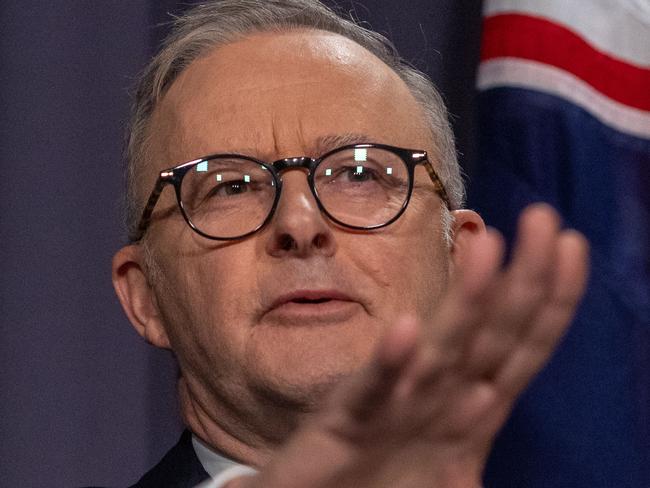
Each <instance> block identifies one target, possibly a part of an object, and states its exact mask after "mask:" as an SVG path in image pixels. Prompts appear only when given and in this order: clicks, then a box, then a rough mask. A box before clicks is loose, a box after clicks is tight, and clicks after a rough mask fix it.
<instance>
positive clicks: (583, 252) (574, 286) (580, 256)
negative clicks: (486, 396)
mask: <svg viewBox="0 0 650 488" xmlns="http://www.w3.org/2000/svg"><path fill="white" fill-rule="evenodd" d="M588 247H589V246H588V243H587V240H586V239H585V238H584V236H582V234H580V233H579V232H576V231H573V230H568V231H564V232H562V234H561V235H560V237H559V239H558V242H557V249H556V253H557V259H556V261H555V269H554V273H553V275H554V282H553V286H552V293H551V294H550V295H549V297H548V300H547V302H546V303H545V304H544V306H543V307H542V308H540V309H539V311H538V313H537V315H536V316H535V318H534V320H533V321H532V324H531V326H530V328H529V329H528V330H527V334H526V336H524V337H523V338H522V341H521V342H520V343H519V344H518V345H517V347H516V348H515V350H514V351H513V352H512V354H511V355H510V357H509V358H508V360H507V361H506V362H505V364H504V365H503V367H502V369H501V371H499V373H498V377H497V383H498V387H499V389H500V390H501V391H503V392H505V393H507V394H509V395H511V396H514V395H518V394H519V392H521V391H522V390H523V388H524V387H525V386H526V385H527V384H528V382H529V381H530V380H531V378H532V377H533V376H534V375H535V374H536V373H537V372H538V371H539V370H540V369H541V368H542V366H543V365H544V364H545V363H546V361H547V360H548V359H549V357H550V356H551V354H552V352H553V350H554V349H555V347H556V346H557V343H558V342H559V340H560V338H561V337H562V335H563V334H564V332H565V331H566V329H567V327H568V325H569V322H570V321H571V319H572V318H573V316H574V314H575V311H576V308H577V305H578V302H579V300H580V298H581V297H582V295H583V293H584V290H585V286H586V281H587V274H588Z"/></svg>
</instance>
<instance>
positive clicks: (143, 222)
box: [129, 174, 171, 242]
mask: <svg viewBox="0 0 650 488" xmlns="http://www.w3.org/2000/svg"><path fill="white" fill-rule="evenodd" d="M169 176H171V175H168V174H161V175H160V176H159V177H158V179H157V180H156V184H155V185H154V187H153V190H152V191H151V195H149V199H148V200H147V204H146V205H145V206H144V209H143V210H142V216H141V217H140V222H139V223H138V228H137V229H136V231H135V232H133V233H132V234H131V235H130V236H129V240H130V241H131V242H138V241H139V240H140V239H142V237H143V236H144V233H145V232H146V231H147V228H148V227H149V224H150V223H151V214H152V213H153V209H154V207H155V206H156V203H158V198H160V194H161V193H162V191H163V188H165V185H166V184H167V183H169V179H168V178H169Z"/></svg>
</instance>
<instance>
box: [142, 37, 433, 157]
mask: <svg viewBox="0 0 650 488" xmlns="http://www.w3.org/2000/svg"><path fill="white" fill-rule="evenodd" d="M426 133H427V131H426V129H425V127H424V123H423V117H422V113H421V110H420V107H419V106H418V104H417V103H416V101H415V99H414V98H413V96H412V95H411V93H410V92H409V90H408V88H407V87H406V85H405V84H404V82H403V81H402V80H401V79H400V78H399V77H398V76H397V74H396V73H395V72H394V71H392V70H391V69H390V68H389V67H388V66H387V65H385V64H384V63H383V62H382V61H381V60H379V59H378V58H377V57H375V56H374V55H373V54H371V53H370V52H368V51H367V50H366V49H364V48H363V47H361V46H359V45H358V44H356V43H355V42H353V41H351V40H349V39H347V38H344V37H342V36H339V35H337V34H332V33H327V32H322V31H313V30H293V31H287V32H282V33H259V34H255V35H251V36H248V37H246V38H244V39H241V40H239V41H237V42H233V43H231V44H227V45H225V46H221V47H219V48H216V49H213V50H212V51H211V52H209V53H208V54H207V55H205V56H203V57H201V58H200V59H198V60H196V61H194V62H193V63H192V64H191V65H190V66H189V67H188V68H187V69H186V70H184V71H183V73H181V75H180V76H179V77H178V78H177V79H176V80H175V81H174V83H173V84H172V86H171V87H170V89H169V91H168V92H167V93H166V95H165V96H164V98H163V100H162V102H161V103H160V104H159V106H158V108H157V109H156V112H155V114H154V119H153V124H152V132H151V135H152V142H153V148H154V153H155V156H156V159H157V161H158V164H156V166H157V169H160V168H161V167H168V166H171V165H173V164H175V163H179V162H182V161H185V160H189V159H193V158H196V157H199V156H202V155H206V154H210V153H215V152H230V151H233V152H245V153H247V154H250V155H254V156H257V157H260V158H264V159H275V158H280V157H288V156H295V155H299V154H300V155H302V154H305V155H310V156H316V155H318V154H315V153H314V151H319V150H322V149H323V148H322V147H319V146H322V141H323V140H326V141H327V140H332V141H336V140H337V138H336V137H335V136H337V135H341V134H356V135H358V136H360V137H359V138H360V139H367V141H366V142H383V143H388V144H394V145H398V146H405V147H413V148H417V149H428V148H427V147H425V145H426V144H427V142H428V141H427V138H426Z"/></svg>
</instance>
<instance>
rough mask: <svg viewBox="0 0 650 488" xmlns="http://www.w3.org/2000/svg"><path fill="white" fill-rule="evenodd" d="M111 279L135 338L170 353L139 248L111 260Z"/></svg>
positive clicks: (133, 248) (125, 248)
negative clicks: (140, 338) (135, 335)
mask: <svg viewBox="0 0 650 488" xmlns="http://www.w3.org/2000/svg"><path fill="white" fill-rule="evenodd" d="M112 279H113V287H114V288H115V292H116V293H117V297H118V298H119V300H120V303H121V304H122V308H123V309H124V312H125V313H126V315H127V317H128V318H129V320H130V321H131V324H132V325H133V327H134V328H135V330H136V331H137V332H138V334H140V335H141V336H142V337H143V338H144V339H145V340H146V341H147V342H149V343H150V344H153V345H154V346H157V347H160V348H163V349H171V345H170V343H169V338H168V336H167V332H166V331H165V328H164V327H163V323H162V320H161V316H160V312H159V310H158V305H157V302H156V297H155V295H154V291H153V289H152V287H151V285H150V284H149V281H148V280H147V276H146V274H145V270H144V260H143V256H142V249H141V247H140V246H139V245H129V246H125V247H123V248H122V249H120V250H119V251H118V252H117V253H116V254H115V256H113V271H112Z"/></svg>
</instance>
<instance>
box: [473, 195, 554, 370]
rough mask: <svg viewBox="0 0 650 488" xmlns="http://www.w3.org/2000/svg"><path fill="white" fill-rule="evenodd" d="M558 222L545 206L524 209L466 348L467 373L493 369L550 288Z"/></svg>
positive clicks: (511, 345)
mask: <svg viewBox="0 0 650 488" xmlns="http://www.w3.org/2000/svg"><path fill="white" fill-rule="evenodd" d="M559 225H560V219H559V217H558V215H557V213H556V212H555V211H554V210H553V209H552V208H551V207H549V206H548V205H545V204H536V205H532V206H530V207H528V208H527V209H526V210H524V212H522V215H521V218H520V222H519V229H518V236H517V243H516V245H515V248H514V251H513V258H512V261H511V264H510V265H509V266H508V268H507V269H506V271H505V272H504V273H503V275H502V276H500V277H498V278H497V279H495V280H494V282H493V286H492V293H491V295H490V299H489V301H488V302H486V310H485V313H484V318H483V322H482V324H481V326H480V330H479V331H478V333H477V334H476V337H475V339H474V341H473V342H472V344H471V345H470V347H469V349H468V351H467V353H466V357H467V362H466V370H467V373H468V374H469V375H470V376H473V377H486V378H489V377H491V376H492V375H493V374H494V372H495V371H496V370H497V369H498V368H499V367H500V365H501V363H502V362H503V361H504V360H505V358H506V357H507V356H508V354H509V352H510V351H511V349H512V348H513V347H514V346H515V344H517V342H518V341H519V338H520V337H521V335H522V334H525V333H526V328H527V327H529V326H530V324H531V323H532V320H531V318H532V317H533V316H534V315H535V313H536V312H537V310H538V309H539V307H541V306H542V304H543V303H544V301H545V299H546V298H547V296H548V295H549V294H550V293H551V287H552V284H553V270H554V269H555V261H556V247H557V246H556V244H557V240H558V232H559Z"/></svg>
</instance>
